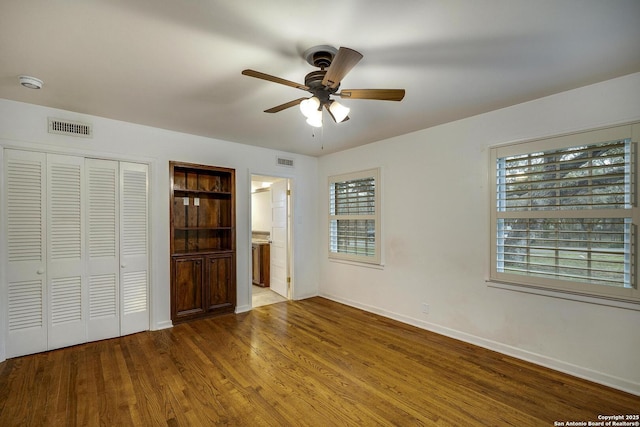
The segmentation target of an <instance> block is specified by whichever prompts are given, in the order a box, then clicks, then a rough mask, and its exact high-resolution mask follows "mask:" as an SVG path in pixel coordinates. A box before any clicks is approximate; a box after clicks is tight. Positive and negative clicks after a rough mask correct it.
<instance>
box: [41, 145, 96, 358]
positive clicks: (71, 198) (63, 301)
mask: <svg viewBox="0 0 640 427" xmlns="http://www.w3.org/2000/svg"><path fill="white" fill-rule="evenodd" d="M83 187H84V158H83V157H73V156H58V155H53V154H48V155H47V209H48V215H47V273H46V276H47V297H48V303H49V304H48V307H49V310H48V313H47V314H48V315H47V319H48V322H47V323H48V328H49V329H48V348H49V350H51V349H54V348H60V347H66V346H69V345H74V344H79V343H83V342H86V341H87V335H86V309H85V307H86V301H84V300H85V298H86V286H85V276H84V252H85V251H84V223H85V220H84V202H83V193H84V191H83V190H84V188H83Z"/></svg>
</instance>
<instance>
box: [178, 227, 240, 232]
mask: <svg viewBox="0 0 640 427" xmlns="http://www.w3.org/2000/svg"><path fill="white" fill-rule="evenodd" d="M174 230H184V231H192V230H232V227H174Z"/></svg>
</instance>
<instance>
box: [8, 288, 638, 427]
mask: <svg viewBox="0 0 640 427" xmlns="http://www.w3.org/2000/svg"><path fill="white" fill-rule="evenodd" d="M639 411H640V397H638V396H633V395H630V394H627V393H623V392H620V391H616V390H613V389H610V388H606V387H603V386H600V385H597V384H593V383H590V382H587V381H584V380H580V379H577V378H574V377H571V376H568V375H564V374H561V373H558V372H555V371H552V370H549V369H545V368H542V367H539V366H536V365H532V364H529V363H526V362H523V361H520V360H517V359H513V358H510V357H507V356H504V355H501V354H499V353H495V352H492V351H488V350H485V349H482V348H479V347H475V346H472V345H469V344H465V343H462V342H460V341H456V340H453V339H449V338H446V337H443V336H440V335H437V334H434V333H431V332H427V331H424V330H421V329H418V328H415V327H412V326H408V325H405V324H402V323H399V322H396V321H393V320H389V319H386V318H383V317H380V316H376V315H374V314H371V313H366V312H363V311H360V310H357V309H354V308H351V307H347V306H344V305H341V304H337V303H335V302H332V301H329V300H326V299H323V298H311V299H308V300H304V301H297V302H283V303H278V304H274V305H269V306H264V307H259V308H256V309H254V310H252V311H251V312H249V313H243V314H239V315H233V314H230V315H225V316H221V317H217V318H210V319H204V320H197V321H193V322H190V323H183V324H179V325H177V326H175V327H174V328H173V329H168V330H163V331H156V332H144V333H139V334H135V335H130V336H127V337H123V338H118V339H112V340H106V341H100V342H95V343H89V344H84V345H80V346H75V347H71V348H65V349H60V350H55V351H50V352H46V353H41V354H36V355H32V356H25V357H20V358H15V359H10V360H7V361H6V362H3V363H0V426H154V425H162V426H164V425H166V426H216V425H229V426H373V425H399V426H404V425H411V426H415V425H418V426H476V425H477V426H503V425H504V426H507V425H512V426H553V425H554V422H555V421H557V422H566V421H584V422H588V421H598V418H597V417H598V415H599V414H603V415H624V414H637V413H638V412H639Z"/></svg>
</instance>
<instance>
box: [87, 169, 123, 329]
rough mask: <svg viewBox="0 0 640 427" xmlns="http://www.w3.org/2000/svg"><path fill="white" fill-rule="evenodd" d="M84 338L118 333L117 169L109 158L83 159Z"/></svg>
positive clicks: (118, 232)
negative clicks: (84, 205)
mask: <svg viewBox="0 0 640 427" xmlns="http://www.w3.org/2000/svg"><path fill="white" fill-rule="evenodd" d="M85 166H86V172H85V173H86V177H87V193H88V196H87V226H86V229H87V232H86V235H87V238H86V247H87V251H86V252H87V283H88V288H89V291H88V294H89V306H88V324H87V336H88V341H97V340H102V339H106V338H113V337H117V336H119V335H120V311H119V307H120V304H119V300H120V293H119V277H120V274H119V270H120V263H119V253H120V242H119V238H120V229H119V224H120V221H119V219H118V218H119V214H120V213H119V210H118V203H119V200H118V193H119V191H118V188H119V171H118V162H117V161H113V160H97V159H86V160H85Z"/></svg>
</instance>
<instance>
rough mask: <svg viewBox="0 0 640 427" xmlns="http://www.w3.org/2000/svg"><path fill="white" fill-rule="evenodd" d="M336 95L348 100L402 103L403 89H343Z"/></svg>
mask: <svg viewBox="0 0 640 427" xmlns="http://www.w3.org/2000/svg"><path fill="white" fill-rule="evenodd" d="M336 95H338V96H340V97H342V98H348V99H377V100H379V101H402V98H404V89H344V90H341V91H340V93H336Z"/></svg>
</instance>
